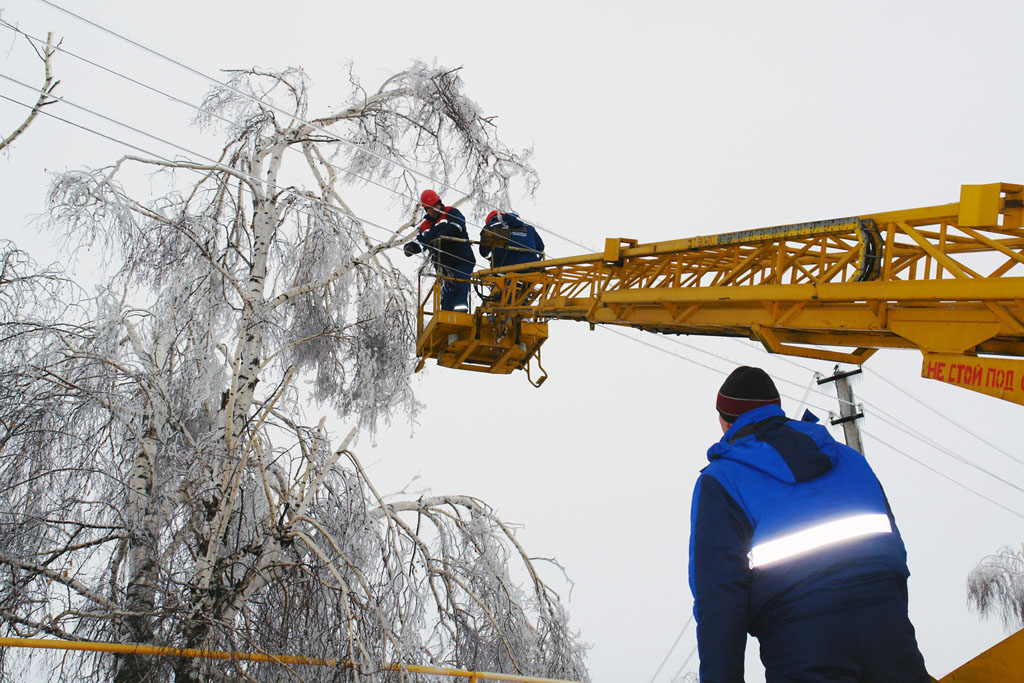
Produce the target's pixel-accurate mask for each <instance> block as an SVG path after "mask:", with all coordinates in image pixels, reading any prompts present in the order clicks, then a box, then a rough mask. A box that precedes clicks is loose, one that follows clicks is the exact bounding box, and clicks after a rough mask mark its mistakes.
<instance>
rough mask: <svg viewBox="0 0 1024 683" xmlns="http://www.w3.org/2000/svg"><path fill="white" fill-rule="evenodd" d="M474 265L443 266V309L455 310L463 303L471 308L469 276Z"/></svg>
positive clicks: (467, 307)
mask: <svg viewBox="0 0 1024 683" xmlns="http://www.w3.org/2000/svg"><path fill="white" fill-rule="evenodd" d="M472 272H473V267H472V266H469V265H467V267H466V268H448V267H445V266H442V267H441V275H442V278H443V279H442V280H441V310H442V311H454V310H455V307H456V306H459V305H462V306H465V307H466V310H469V276H470V274H471V273H472Z"/></svg>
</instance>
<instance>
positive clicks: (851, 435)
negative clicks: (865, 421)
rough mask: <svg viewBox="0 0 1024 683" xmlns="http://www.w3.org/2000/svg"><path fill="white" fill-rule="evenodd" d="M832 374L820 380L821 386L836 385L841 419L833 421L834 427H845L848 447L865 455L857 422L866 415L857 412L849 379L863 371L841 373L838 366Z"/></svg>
mask: <svg viewBox="0 0 1024 683" xmlns="http://www.w3.org/2000/svg"><path fill="white" fill-rule="evenodd" d="M832 373H833V374H832V376H831V377H822V378H821V379H819V380H818V385H819V386H821V385H822V384H827V383H828V382H835V383H836V395H837V396H838V397H839V417H837V418H833V419H832V420H831V422H832V425H833V426H835V425H837V424H841V425H843V434H844V435H845V437H846V445H847V446H849V447H850V448H853V449H855V450H857V451H859V452H861V453H863V452H864V443H863V442H862V441H861V438H860V426H859V425H858V424H857V420H858V419H859V418H862V417H864V413H863V412H862V411H859V410H857V405H856V404H855V403H854V401H853V387H851V386H850V379H849V378H850V377H852V376H853V375H859V374H860V373H861V369H860V368H857V369H855V370H850V371H849V372H839V366H838V365H837V366H836V367H835V370H833V371H832Z"/></svg>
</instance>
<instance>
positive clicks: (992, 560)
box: [967, 545, 1024, 631]
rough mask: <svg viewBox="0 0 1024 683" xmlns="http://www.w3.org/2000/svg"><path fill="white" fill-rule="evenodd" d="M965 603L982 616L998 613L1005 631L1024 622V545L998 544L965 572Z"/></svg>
mask: <svg viewBox="0 0 1024 683" xmlns="http://www.w3.org/2000/svg"><path fill="white" fill-rule="evenodd" d="M967 604H968V605H970V606H971V608H972V609H974V610H975V611H977V612H978V613H980V614H981V615H982V616H985V617H991V616H997V615H998V616H999V618H1000V619H1002V621H1003V626H1004V627H1005V628H1006V630H1007V631H1016V630H1017V629H1019V628H1021V627H1022V626H1024V545H1022V546H1021V548H1020V549H1018V550H1014V549H1013V548H1010V547H1005V548H1001V549H1000V550H999V552H998V553H996V554H995V555H989V556H988V557H986V558H984V559H982V560H981V561H980V562H978V564H977V566H975V567H974V569H972V570H971V572H970V574H968V575H967Z"/></svg>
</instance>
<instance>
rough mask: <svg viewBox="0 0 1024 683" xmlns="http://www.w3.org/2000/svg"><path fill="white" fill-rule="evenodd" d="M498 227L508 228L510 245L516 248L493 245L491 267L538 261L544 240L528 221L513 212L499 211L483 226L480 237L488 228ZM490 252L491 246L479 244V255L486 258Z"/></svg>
mask: <svg viewBox="0 0 1024 683" xmlns="http://www.w3.org/2000/svg"><path fill="white" fill-rule="evenodd" d="M499 227H507V228H508V229H509V242H510V243H511V246H513V247H516V248H515V249H504V248H502V247H495V248H494V258H493V259H492V262H491V263H492V266H491V267H493V268H501V267H502V266H514V265H518V264H520V263H529V262H530V261H539V260H540V259H541V258H542V257H543V253H542V252H543V251H544V240H542V239H541V237H540V235H539V234H538V233H537V230H536V228H534V227H533V226H532V225H530V224H529V223H524V222H523V221H522V220H521V219H520V218H519V216H517V215H516V214H514V213H499V214H498V215H497V216H495V217H494V218H492V219H491V220H490V222H488V223H487V225H485V226H484V228H483V230H481V231H480V237H481V239H482V238H483V236H484V234H485V233H486V232H487V231H488V230H493V229H495V228H499ZM523 250H526V251H523ZM490 254H491V247H489V246H485V245H483V244H481V245H480V255H481V256H483V257H484V258H486V257H487V256H489V255H490Z"/></svg>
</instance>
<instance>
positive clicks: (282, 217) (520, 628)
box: [0, 64, 586, 682]
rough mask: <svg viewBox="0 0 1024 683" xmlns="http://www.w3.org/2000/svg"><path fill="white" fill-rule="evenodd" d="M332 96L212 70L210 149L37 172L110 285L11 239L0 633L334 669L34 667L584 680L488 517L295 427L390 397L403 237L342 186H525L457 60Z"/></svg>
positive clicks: (1, 372)
mask: <svg viewBox="0 0 1024 683" xmlns="http://www.w3.org/2000/svg"><path fill="white" fill-rule="evenodd" d="M353 84H354V88H353V96H352V98H351V99H350V100H349V101H348V102H345V103H343V104H342V106H341V107H339V108H338V109H336V110H335V113H333V114H328V115H326V116H322V117H319V118H313V119H310V118H309V117H310V114H309V111H308V110H309V105H308V92H309V87H310V83H309V81H308V79H307V77H306V76H305V75H304V74H303V73H302V72H301V71H299V70H294V69H292V70H287V71H283V72H273V71H268V70H260V69H250V70H244V71H234V72H229V80H228V82H227V83H226V84H225V85H224V86H223V87H219V88H217V89H215V90H214V91H213V92H212V93H211V94H210V96H209V97H207V99H206V100H205V101H204V105H203V107H204V110H203V114H202V115H201V117H200V122H201V123H203V124H210V125H215V126H217V127H222V129H223V131H224V133H225V135H226V141H225V144H224V146H223V148H222V150H221V151H220V153H219V155H218V156H217V158H216V160H215V161H211V160H209V159H204V160H186V159H179V160H174V161H167V160H163V159H151V158H144V157H139V156H134V155H129V156H125V157H123V158H121V159H119V160H117V161H116V162H114V163H113V164H112V165H110V166H109V167H106V168H100V169H94V170H81V171H71V172H67V173H64V174H61V175H59V176H57V177H56V179H55V181H54V184H53V187H52V189H51V192H50V194H49V198H48V204H49V206H48V217H49V224H50V228H51V229H53V230H56V231H59V233H60V234H61V235H62V236H63V238H64V241H65V243H66V244H67V245H68V247H69V249H72V250H74V249H75V248H78V247H82V246H96V245H99V246H101V247H102V248H103V249H102V252H103V254H104V257H105V259H106V265H107V267H108V269H109V272H110V273H111V275H110V277H109V279H107V280H106V281H104V282H103V283H102V286H101V287H100V288H99V289H98V291H97V293H96V294H95V295H94V296H92V297H85V296H83V295H82V294H81V293H80V292H78V291H77V290H74V288H73V287H71V286H70V284H69V283H68V282H67V279H66V278H64V277H62V276H59V275H57V274H55V273H51V272H47V271H40V270H39V269H38V268H36V267H35V266H34V265H33V264H31V263H28V262H27V261H25V260H24V259H21V258H20V257H19V255H18V252H17V251H16V250H15V249H14V248H13V246H11V247H9V248H6V251H4V252H2V255H4V258H5V259H6V260H5V262H4V268H3V270H2V272H0V306H2V307H3V308H4V315H5V317H4V319H3V320H4V322H3V324H2V325H3V326H2V331H3V335H2V336H0V363H2V364H0V378H3V379H4V381H3V382H0V575H2V576H3V577H4V578H3V581H0V617H2V618H3V623H4V624H5V632H6V633H7V634H10V635H22V636H35V635H41V634H46V635H51V636H56V637H60V638H76V639H97V640H108V641H114V642H138V643H147V644H156V645H168V646H175V647H184V648H201V649H220V650H245V651H266V652H281V653H297V654H304V655H310V656H315V657H330V658H338V659H342V660H348V661H350V662H351V663H352V668H350V669H346V670H345V671H342V672H339V671H338V670H331V669H323V668H319V669H303V670H302V671H301V672H300V671H297V670H295V669H291V668H289V667H283V666H276V665H265V664H246V663H239V662H234V663H230V664H225V663H223V662H218V663H217V664H216V665H214V664H210V663H207V662H203V661H201V660H156V659H152V658H142V657H117V656H112V655H98V656H95V657H92V658H90V657H82V656H80V655H76V656H71V655H68V657H67V659H66V660H65V661H64V663H63V665H62V666H61V667H60V668H59V671H58V673H57V674H55V675H56V676H57V677H58V678H60V679H61V680H76V681H77V680H114V681H119V682H127V681H138V680H152V681H170V680H174V681H180V682H184V681H199V680H203V681H208V680H237V679H239V678H242V677H250V678H252V679H256V680H261V681H273V680H306V681H317V680H358V681H385V680H405V679H407V678H408V677H407V675H405V674H404V673H403V672H401V671H393V670H388V669H386V668H385V665H386V664H390V663H405V664H414V663H415V664H433V665H444V666H457V667H465V668H471V669H497V670H501V671H507V672H513V673H520V674H528V675H540V676H550V677H564V678H571V679H583V678H585V676H586V671H585V669H584V666H583V660H582V657H583V651H584V647H583V646H582V645H581V643H580V642H579V640H578V639H577V637H576V636H575V635H574V634H573V633H572V632H571V631H570V630H569V626H568V624H567V619H566V615H565V609H564V606H563V605H562V604H561V602H560V601H559V598H558V596H557V595H556V594H555V593H554V592H553V591H552V590H551V589H550V587H549V586H548V585H547V584H545V583H544V581H542V580H541V579H540V577H539V575H538V574H537V571H536V569H535V567H534V566H533V563H532V562H531V560H530V559H529V557H528V556H527V555H526V554H525V553H524V552H522V550H521V548H520V547H519V545H518V542H517V541H516V538H515V536H514V534H512V533H511V531H510V530H509V528H508V527H507V526H506V525H505V524H504V523H503V522H502V521H501V520H500V519H498V517H497V516H496V515H495V514H494V512H493V511H492V510H490V509H489V508H488V507H487V506H486V505H484V504H482V503H480V502H479V501H477V500H475V499H472V498H467V497H437V498H432V499H420V500H416V501H391V500H384V499H383V498H382V497H381V496H379V495H378V494H377V493H376V491H375V489H374V487H373V485H372V483H371V482H370V481H369V479H368V478H367V477H366V475H365V472H364V471H363V469H362V467H361V466H360V465H359V461H358V460H357V459H356V456H355V454H354V451H353V447H352V443H353V441H352V439H353V437H354V435H355V433H356V429H353V431H352V433H351V434H349V436H348V437H347V438H346V439H343V440H341V441H340V442H339V441H338V438H337V437H338V435H337V434H332V433H331V432H330V429H329V428H328V426H327V423H326V422H325V420H323V419H319V420H318V419H313V420H311V419H310V418H308V417H307V413H309V412H310V410H311V407H313V408H315V409H317V410H329V411H333V412H336V413H337V414H338V416H339V417H340V418H341V419H342V420H343V421H345V422H347V423H348V424H350V425H355V426H356V428H357V429H358V430H361V431H364V432H372V431H373V430H374V429H376V428H378V427H379V425H382V424H387V423H388V421H389V420H390V419H391V418H392V417H395V416H400V415H405V416H410V417H412V416H414V415H415V412H416V409H417V405H418V404H417V402H416V398H415V396H414V394H413V392H412V389H411V386H410V375H411V372H412V367H413V358H412V350H413V348H414V298H415V297H414V296H413V287H412V286H411V284H410V282H409V281H408V280H407V278H406V276H405V275H404V274H403V273H402V271H400V270H399V269H398V268H396V267H395V265H394V264H393V263H392V260H391V255H392V252H393V248H394V247H396V246H400V245H401V244H402V243H403V242H404V241H405V240H406V239H408V237H409V234H408V232H409V231H410V230H411V229H412V228H411V226H408V227H407V228H406V232H401V231H399V232H396V233H395V234H393V235H390V236H388V235H385V236H383V237H382V236H381V235H380V234H376V235H373V234H370V233H368V232H367V231H366V229H365V228H366V226H365V224H364V221H363V220H361V219H360V218H359V217H358V212H357V211H355V210H354V209H353V208H352V207H351V206H350V205H349V203H347V202H346V201H345V200H344V199H343V193H344V191H345V188H346V187H348V186H350V185H352V184H353V183H359V182H364V181H365V180H366V179H368V178H369V179H372V180H373V181H374V182H377V183H383V184H386V185H388V186H390V187H392V188H393V189H394V190H396V191H398V192H402V193H406V194H407V196H408V197H410V198H411V197H414V196H415V193H411V192H409V191H410V188H412V187H413V186H414V185H415V184H416V182H417V176H416V172H419V171H426V172H437V173H440V174H442V175H443V178H444V179H445V181H446V182H451V183H454V182H459V183H462V184H463V186H464V187H466V188H467V189H468V191H469V192H470V195H471V196H472V198H473V199H475V200H477V201H492V200H493V198H494V197H498V196H501V195H503V194H504V193H506V192H507V184H508V180H509V178H511V177H512V176H513V175H515V174H518V175H519V176H520V177H521V178H523V179H525V180H526V183H527V185H529V184H530V183H532V182H534V180H535V178H534V175H533V171H532V169H530V167H529V166H528V164H527V163H526V158H527V155H525V154H518V153H515V154H514V153H512V152H511V151H510V150H509V149H508V148H506V147H505V146H504V145H503V144H502V143H501V142H500V140H499V139H498V138H497V137H496V134H495V129H494V126H493V125H492V122H491V121H490V120H488V119H486V118H484V117H483V116H482V114H481V113H480V111H479V108H478V107H477V106H476V105H475V104H473V103H472V102H471V101H470V100H468V99H467V98H466V97H465V96H464V95H463V94H462V84H461V82H460V80H459V78H458V71H457V70H455V71H452V70H446V69H441V68H438V67H427V66H425V65H423V64H414V65H413V66H412V67H411V68H410V69H408V70H406V71H403V72H401V73H399V74H396V75H395V76H394V77H392V78H390V79H388V80H387V81H386V82H385V83H384V84H383V85H382V86H381V88H379V89H378V90H377V91H375V92H374V93H373V94H368V93H366V92H364V91H363V90H362V89H361V88H360V87H359V86H358V84H356V83H355V82H354V81H353ZM371 152H372V153H371ZM356 173H358V174H359V175H361V176H362V178H360V177H357V176H356V175H354V174H356ZM140 174H142V175H143V177H145V178H147V179H148V180H149V181H150V182H148V183H143V184H142V185H144V186H147V187H151V186H155V185H159V186H160V187H161V191H160V192H158V193H156V194H157V196H146V195H144V194H140V192H139V191H138V190H136V189H134V188H135V186H136V185H139V184H140V183H138V182H137V178H138V177H139V176H140ZM411 201H412V199H409V202H410V203H411ZM515 565H518V566H519V567H520V569H515V570H513V569H510V566H515ZM520 575H522V576H526V577H528V580H527V582H526V585H525V586H521V585H518V584H517V583H516V582H515V581H514V580H513V579H512V577H514V576H520ZM8 665H9V662H8V661H7V660H5V661H2V662H0V670H2V672H3V673H8V674H9V673H11V672H10V670H9V669H8V668H7V667H8Z"/></svg>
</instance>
